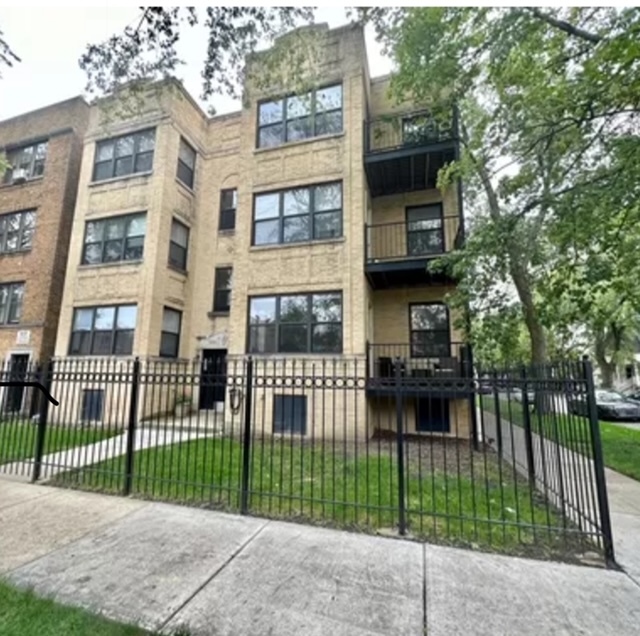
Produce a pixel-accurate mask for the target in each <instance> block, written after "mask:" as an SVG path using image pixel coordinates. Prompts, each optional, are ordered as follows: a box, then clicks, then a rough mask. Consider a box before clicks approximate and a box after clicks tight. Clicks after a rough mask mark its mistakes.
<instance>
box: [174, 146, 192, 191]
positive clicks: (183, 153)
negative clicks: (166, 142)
mask: <svg viewBox="0 0 640 636" xmlns="http://www.w3.org/2000/svg"><path fill="white" fill-rule="evenodd" d="M195 170H196V151H195V150H194V149H193V148H192V147H191V146H190V145H189V144H188V143H187V142H186V141H185V140H184V139H182V137H181V138H180V150H179V151H178V175H177V176H178V179H180V181H182V183H184V184H185V185H187V186H189V187H190V188H193V175H194V174H195Z"/></svg>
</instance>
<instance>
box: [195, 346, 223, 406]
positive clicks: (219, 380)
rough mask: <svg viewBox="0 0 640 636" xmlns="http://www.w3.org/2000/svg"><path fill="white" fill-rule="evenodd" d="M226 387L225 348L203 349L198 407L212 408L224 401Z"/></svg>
mask: <svg viewBox="0 0 640 636" xmlns="http://www.w3.org/2000/svg"><path fill="white" fill-rule="evenodd" d="M226 387H227V350H226V349H205V350H204V351H203V352H202V366H201V369H200V408H201V409H213V408H214V407H215V403H216V402H224V399H225V394H226Z"/></svg>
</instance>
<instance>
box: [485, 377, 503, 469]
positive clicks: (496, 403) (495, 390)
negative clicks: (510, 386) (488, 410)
mask: <svg viewBox="0 0 640 636" xmlns="http://www.w3.org/2000/svg"><path fill="white" fill-rule="evenodd" d="M492 375H493V410H494V412H495V418H496V438H497V439H496V443H497V445H498V457H500V459H502V415H501V414H500V393H499V391H498V372H497V371H494V372H493V374H492ZM483 441H484V440H483Z"/></svg>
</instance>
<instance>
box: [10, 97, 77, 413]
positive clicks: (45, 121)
mask: <svg viewBox="0 0 640 636" xmlns="http://www.w3.org/2000/svg"><path fill="white" fill-rule="evenodd" d="M88 117H89V106H88V105H87V104H86V102H85V101H84V100H83V99H82V98H79V97H78V98H74V99H70V100H67V101H64V102H60V103H58V104H53V105H52V106H48V107H46V108H41V109H39V110H36V111H33V112H30V113H26V114H24V115H20V116H18V117H14V118H12V119H8V120H5V121H2V122H0V155H1V156H2V157H3V159H4V161H5V162H6V163H8V164H9V167H8V168H7V169H5V170H4V171H3V170H1V169H0V360H1V361H2V363H3V364H5V365H6V368H10V369H11V370H12V373H13V374H14V375H16V377H18V376H20V374H21V373H23V372H24V369H25V367H26V366H27V364H28V363H29V362H30V361H34V362H35V361H37V360H41V359H43V358H47V357H49V356H51V355H53V353H54V345H55V339H56V333H57V328H58V316H59V312H60V304H61V301H62V290H63V284H64V276H65V269H66V265H67V256H68V253H67V250H68V246H69V236H70V233H71V225H72V220H73V213H74V209H75V203H76V191H77V186H78V177H79V172H80V160H81V156H82V148H83V142H82V140H83V138H84V134H85V130H86V126H87V123H88ZM26 401H27V400H26V393H25V390H24V389H23V388H20V387H16V388H12V389H9V390H8V391H7V392H6V393H3V394H2V404H3V409H4V410H11V411H15V410H21V409H25V408H27V405H26Z"/></svg>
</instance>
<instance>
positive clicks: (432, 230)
mask: <svg viewBox="0 0 640 636" xmlns="http://www.w3.org/2000/svg"><path fill="white" fill-rule="evenodd" d="M406 212H407V254H408V255H409V256H419V255H421V254H442V252H444V250H445V245H444V228H443V224H442V204H441V203H436V204H433V205H420V206H415V207H410V208H407V210H406Z"/></svg>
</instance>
